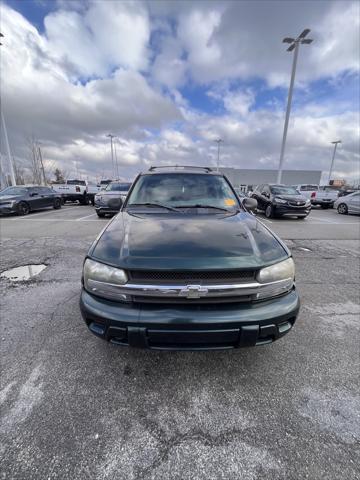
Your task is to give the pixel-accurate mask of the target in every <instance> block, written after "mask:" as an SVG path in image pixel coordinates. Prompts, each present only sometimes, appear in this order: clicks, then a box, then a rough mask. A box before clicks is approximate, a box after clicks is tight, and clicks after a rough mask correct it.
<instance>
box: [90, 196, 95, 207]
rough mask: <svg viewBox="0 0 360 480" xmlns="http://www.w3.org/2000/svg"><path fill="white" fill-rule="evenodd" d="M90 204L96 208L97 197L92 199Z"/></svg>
mask: <svg viewBox="0 0 360 480" xmlns="http://www.w3.org/2000/svg"><path fill="white" fill-rule="evenodd" d="M90 203H91V205H92V206H93V207H94V206H95V197H91V200H90Z"/></svg>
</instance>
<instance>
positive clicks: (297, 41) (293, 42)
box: [277, 28, 312, 183]
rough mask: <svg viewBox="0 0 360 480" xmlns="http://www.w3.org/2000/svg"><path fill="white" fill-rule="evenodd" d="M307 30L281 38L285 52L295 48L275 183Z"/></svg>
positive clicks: (280, 176)
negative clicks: (285, 47)
mask: <svg viewBox="0 0 360 480" xmlns="http://www.w3.org/2000/svg"><path fill="white" fill-rule="evenodd" d="M309 32H310V29H309V28H306V29H305V30H304V31H303V32H302V33H300V35H299V36H298V37H297V38H289V37H286V38H284V39H283V43H290V44H291V45H290V47H289V48H288V49H287V52H292V51H293V50H295V52H294V57H293V64H292V70H291V79H290V87H289V93H288V101H287V107H286V114H285V123H284V132H283V138H282V144H281V152H280V161H279V170H278V175H277V183H281V178H282V171H283V163H284V154H285V145H286V137H287V131H288V126H289V118H290V111H291V102H292V96H293V89H294V82H295V73H296V64H297V59H298V54H299V46H300V43H301V44H310V43H311V42H312V40H311V39H310V38H305V37H306V36H307V34H308V33H309Z"/></svg>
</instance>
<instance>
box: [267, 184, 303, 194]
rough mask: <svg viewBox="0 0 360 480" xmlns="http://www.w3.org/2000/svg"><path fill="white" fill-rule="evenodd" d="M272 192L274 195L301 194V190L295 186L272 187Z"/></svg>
mask: <svg viewBox="0 0 360 480" xmlns="http://www.w3.org/2000/svg"><path fill="white" fill-rule="evenodd" d="M270 190H271V193H273V194H274V195H299V192H298V191H297V190H296V189H295V188H294V187H282V186H276V187H270Z"/></svg>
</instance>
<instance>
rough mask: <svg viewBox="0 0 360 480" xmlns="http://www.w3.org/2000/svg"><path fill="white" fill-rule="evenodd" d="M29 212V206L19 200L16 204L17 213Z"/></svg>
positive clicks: (24, 213)
mask: <svg viewBox="0 0 360 480" xmlns="http://www.w3.org/2000/svg"><path fill="white" fill-rule="evenodd" d="M29 212H30V206H29V204H28V203H26V202H20V203H19V205H18V211H17V214H18V215H27V214H28V213H29Z"/></svg>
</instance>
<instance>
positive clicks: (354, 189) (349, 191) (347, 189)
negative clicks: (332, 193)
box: [339, 188, 360, 197]
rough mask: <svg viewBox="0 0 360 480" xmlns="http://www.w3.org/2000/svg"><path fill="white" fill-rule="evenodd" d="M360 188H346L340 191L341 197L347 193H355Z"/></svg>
mask: <svg viewBox="0 0 360 480" xmlns="http://www.w3.org/2000/svg"><path fill="white" fill-rule="evenodd" d="M359 191H360V190H359V189H358V188H344V189H341V190H340V191H339V197H345V196H346V195H349V194H350V193H355V192H359Z"/></svg>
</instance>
